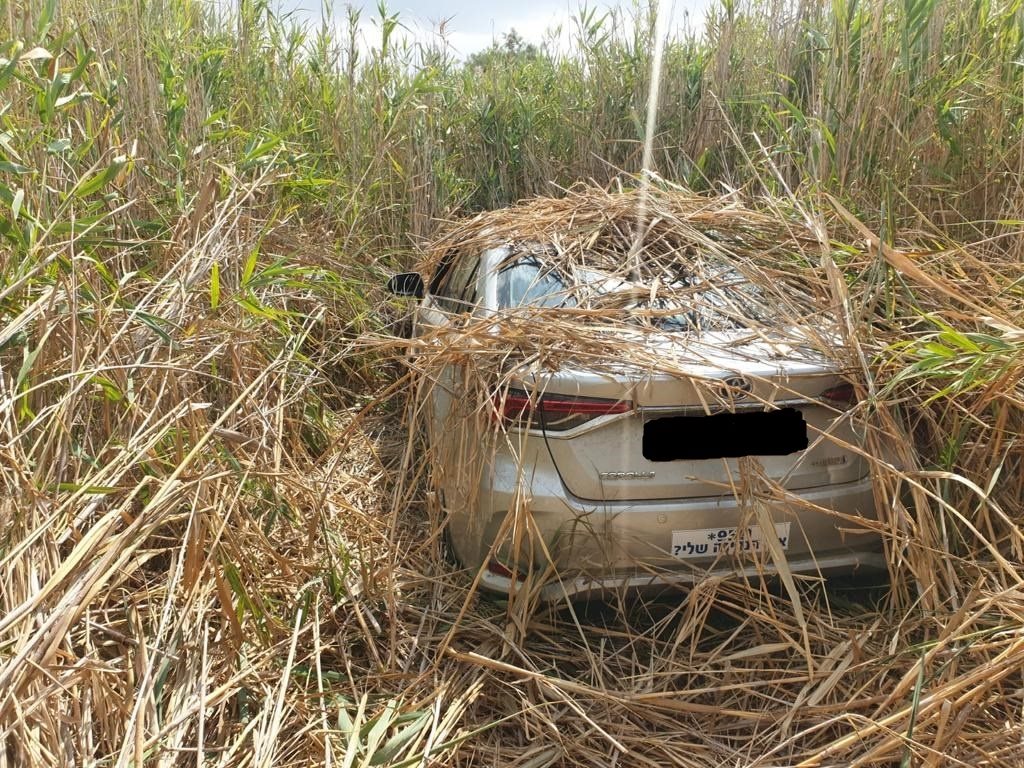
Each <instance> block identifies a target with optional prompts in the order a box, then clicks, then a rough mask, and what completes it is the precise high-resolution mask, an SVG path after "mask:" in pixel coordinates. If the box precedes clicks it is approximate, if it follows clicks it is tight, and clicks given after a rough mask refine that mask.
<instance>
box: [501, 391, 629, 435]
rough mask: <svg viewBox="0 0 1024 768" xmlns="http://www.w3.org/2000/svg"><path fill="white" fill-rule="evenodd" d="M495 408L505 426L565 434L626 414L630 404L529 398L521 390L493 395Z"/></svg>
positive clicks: (595, 399) (558, 397) (565, 397)
mask: <svg viewBox="0 0 1024 768" xmlns="http://www.w3.org/2000/svg"><path fill="white" fill-rule="evenodd" d="M494 409H495V412H496V413H497V414H498V415H499V416H500V417H501V420H502V422H503V423H504V424H505V426H507V427H513V428H519V429H523V428H531V427H532V428H534V429H547V430H552V431H554V432H564V431H565V430H568V429H574V428H575V427H578V426H580V425H581V424H586V423H587V422H588V421H592V420H593V419H596V418H598V417H599V416H610V415H612V414H616V413H629V411H631V410H633V403H631V402H630V401H629V400H612V399H609V398H602V397H575V396H569V395H554V394H548V395H538V396H537V397H535V398H533V399H532V400H531V398H530V395H529V394H528V393H526V392H524V391H522V390H520V389H508V390H502V391H500V392H497V393H495V395H494Z"/></svg>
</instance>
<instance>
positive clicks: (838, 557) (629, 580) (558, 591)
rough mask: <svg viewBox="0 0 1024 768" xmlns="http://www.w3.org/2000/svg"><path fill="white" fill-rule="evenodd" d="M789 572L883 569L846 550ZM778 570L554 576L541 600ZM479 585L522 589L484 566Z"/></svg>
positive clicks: (868, 555) (798, 562) (871, 558)
mask: <svg viewBox="0 0 1024 768" xmlns="http://www.w3.org/2000/svg"><path fill="white" fill-rule="evenodd" d="M786 565H787V566H788V568H789V570H790V572H792V573H797V574H811V575H817V576H821V577H825V576H832V575H853V574H858V573H867V572H875V573H882V572H884V571H885V570H886V561H885V556H884V555H883V554H882V552H881V551H877V552H872V551H864V552H857V551H850V552H843V553H835V554H831V555H825V556H823V557H811V556H807V557H802V558H799V559H789V558H787V559H786ZM778 573H779V571H778V568H777V566H776V565H775V564H774V563H771V562H765V563H760V564H758V565H750V566H746V567H743V568H737V567H733V566H729V567H715V568H710V569H706V570H703V569H699V568H694V569H692V570H686V571H661V572H646V573H632V574H629V573H610V574H605V575H600V576H594V575H589V574H582V575H578V576H575V577H568V578H562V579H554V580H552V581H549V582H548V583H546V584H545V585H544V586H543V587H541V589H540V595H539V596H540V599H541V601H542V602H558V601H561V600H575V599H579V598H583V597H600V596H609V595H614V594H621V593H624V592H625V593H644V594H658V593H664V592H666V591H669V590H671V589H673V588H676V587H687V586H692V585H694V584H697V583H699V582H703V581H706V580H708V579H743V578H746V579H753V578H759V577H769V578H770V577H773V576H777V575H778ZM480 586H481V587H482V588H483V589H486V590H487V591H489V592H497V593H502V594H509V593H510V592H511V591H512V589H513V586H515V587H516V588H522V584H521V583H518V582H517V583H515V584H513V580H512V579H510V578H508V577H506V576H501V575H499V574H497V573H494V572H493V571H491V570H488V569H486V568H485V569H484V571H483V573H482V574H481V577H480Z"/></svg>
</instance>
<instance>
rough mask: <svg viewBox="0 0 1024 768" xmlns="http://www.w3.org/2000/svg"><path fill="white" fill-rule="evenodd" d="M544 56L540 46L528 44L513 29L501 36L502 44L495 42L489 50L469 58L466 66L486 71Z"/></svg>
mask: <svg viewBox="0 0 1024 768" xmlns="http://www.w3.org/2000/svg"><path fill="white" fill-rule="evenodd" d="M543 55H544V54H543V52H542V51H541V49H540V48H539V47H538V46H536V45H534V44H533V43H528V42H526V40H524V39H523V36H522V35H520V34H519V33H518V32H516V30H515V28H514V27H513V28H512V29H510V30H509V31H508V32H506V33H504V34H503V35H502V36H501V41H500V42H498V41H495V42H493V43H491V45H490V47H489V48H485V49H484V50H482V51H477V52H476V53H474V54H472V55H471V56H470V57H469V58H467V59H466V66H467V67H469V68H470V69H476V68H479V69H484V70H486V69H490V68H491V67H493V66H495V65H500V66H508V65H509V64H511V63H513V62H515V63H519V64H522V63H525V62H528V61H534V60H535V59H538V58H540V57H541V56H543Z"/></svg>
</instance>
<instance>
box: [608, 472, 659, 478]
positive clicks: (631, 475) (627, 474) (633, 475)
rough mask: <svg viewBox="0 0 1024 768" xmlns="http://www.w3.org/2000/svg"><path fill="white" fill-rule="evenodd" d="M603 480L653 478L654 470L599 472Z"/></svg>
mask: <svg viewBox="0 0 1024 768" xmlns="http://www.w3.org/2000/svg"><path fill="white" fill-rule="evenodd" d="M597 476H598V477H600V478H601V479H602V480H653V479H654V473H653V472H598V474H597Z"/></svg>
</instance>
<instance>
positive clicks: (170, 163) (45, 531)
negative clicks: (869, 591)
mask: <svg viewBox="0 0 1024 768" xmlns="http://www.w3.org/2000/svg"><path fill="white" fill-rule="evenodd" d="M621 13H629V12H628V11H625V12H623V11H616V12H613V13H605V12H603V11H597V10H594V9H591V8H583V9H581V10H580V11H579V12H578V13H577V16H576V18H575V19H574V22H573V29H572V30H571V37H572V44H571V46H570V48H569V49H568V50H564V51H562V50H558V51H555V50H552V49H550V48H548V47H545V46H543V45H534V44H528V43H526V42H525V41H523V40H522V39H521V38H519V37H518V36H517V35H515V34H514V33H513V32H511V31H510V32H509V33H508V34H507V35H506V36H505V37H503V38H502V39H501V40H500V41H498V42H496V43H495V45H494V46H492V47H491V48H490V49H487V50H485V51H482V52H479V53H474V54H472V55H470V56H468V57H462V56H460V55H459V54H458V53H457V52H455V51H453V50H452V49H451V48H450V47H449V46H448V45H447V44H446V42H445V41H444V39H443V37H439V38H437V39H434V40H432V41H429V42H412V41H410V40H409V39H408V38H407V37H406V36H404V35H403V34H402V18H401V16H400V15H398V14H396V13H395V12H394V11H392V10H389V9H388V8H387V7H385V6H380V7H379V8H378V9H377V10H376V11H367V12H362V11H357V10H354V9H348V10H347V11H345V12H344V13H342V14H341V15H340V16H335V15H330V16H328V17H326V18H324V19H323V21H322V23H320V24H315V23H310V24H305V25H303V24H298V23H296V21H295V19H293V18H291V17H289V16H287V15H281V14H279V13H276V12H275V11H274V10H273V6H272V5H271V4H270V3H269V2H267V0H239V2H237V3H201V2H196V1H195V0H151V1H147V2H134V3H116V2H112V1H111V0H97V1H95V2H86V1H85V0H61V2H58V1H57V0H18V1H17V2H15V1H14V0H0V434H2V437H0V481H2V484H3V485H2V488H3V493H2V494H0V765H6V764H10V765H18V766H27V767H29V766H53V765H101V766H118V768H121V767H122V766H129V765H131V766H136V767H141V766H143V765H179V764H180V765H218V766H235V765H239V766H241V765H260V766H263V765H296V766H304V765H310V764H331V765H337V764H340V765H343V766H355V765H410V766H411V765H430V764H453V765H454V764H459V765H470V764H481V765H484V764H487V765H490V764H508V765H521V766H536V767H537V768H540V766H548V765H611V764H619V765H626V764H654V763H657V764H763V765H778V764H782V763H785V764H797V763H799V764H801V765H808V766H811V765H824V764H836V763H839V762H842V763H844V764H846V763H856V764H860V765H893V764H895V763H896V761H898V760H903V761H904V763H905V764H908V765H910V764H921V765H936V766H937V765H943V764H950V763H948V762H947V759H948V761H953V760H961V761H965V762H971V763H972V764H975V765H979V766H980V765H989V764H990V765H1010V764H1014V763H1015V762H1020V760H1021V752H1020V744H1021V743H1022V742H1021V739H1022V733H1021V725H1020V722H1019V717H1017V716H1016V715H1012V716H1011V715H1010V714H1007V713H1008V712H1010V710H1011V708H1012V707H1016V708H1017V709H1019V693H1020V689H1021V684H1020V671H1021V668H1022V667H1024V657H1022V652H1021V649H1020V648H1019V637H1020V633H1021V621H1020V615H1021V606H1024V591H1022V585H1021V582H1020V579H1019V578H1018V579H1016V580H1014V579H1012V578H1011V577H1010V576H1009V574H1012V573H1013V572H1014V568H1019V565H1020V563H1021V562H1022V560H1024V536H1022V534H1021V528H1020V524H1021V519H1022V513H1024V509H1022V501H1021V500H1022V498H1024V480H1022V477H1024V475H1022V474H1021V467H1022V463H1024V459H1022V456H1024V446H1022V444H1021V438H1020V434H1021V431H1022V429H1024V416H1022V414H1024V396H1022V371H1024V331H1022V325H1024V310H1022V307H1024V282H1022V279H1021V277H1020V275H1021V274H1022V271H1024V270H1022V269H1021V264H1022V261H1024V236H1022V234H1021V232H1022V228H1024V189H1022V178H1024V7H1022V5H1021V3H1020V2H1019V1H1018V0H1001V1H999V2H990V1H989V0H878V1H877V2H872V3H864V2H857V1H856V0H834V1H833V2H831V3H813V2H799V1H798V2H791V3H769V2H766V1H765V0H750V1H749V2H735V1H734V0H722V1H721V2H720V3H718V4H716V5H714V6H713V7H712V9H711V11H710V12H709V15H708V16H707V18H706V19H704V20H702V21H701V22H700V23H699V24H697V27H696V31H694V32H682V31H681V32H678V33H676V34H675V35H674V36H673V37H672V38H671V39H670V40H669V41H668V43H667V47H666V49H665V56H664V71H663V73H662V79H661V85H660V88H661V100H660V102H661V110H660V113H659V121H658V126H657V130H656V132H655V143H654V158H655V162H654V171H655V172H656V174H657V175H658V176H660V177H661V178H662V179H664V180H666V181H667V182H670V183H677V184H682V185H685V186H686V187H688V188H690V189H693V190H696V191H699V192H706V193H713V194H721V193H733V192H735V193H736V194H737V196H738V197H742V198H744V199H750V200H757V199H760V198H762V197H768V198H771V199H776V200H780V201H782V202H779V203H777V204H776V205H778V206H781V207H780V208H778V209H775V212H776V213H778V215H779V217H780V218H785V217H791V219H787V220H792V221H803V220H805V219H806V220H809V221H812V222H815V223H820V222H823V221H827V223H828V226H829V227H830V229H829V233H830V234H834V242H833V243H832V248H833V258H834V260H835V262H836V264H837V265H838V267H839V269H840V270H841V274H838V275H837V276H836V281H837V282H836V284H837V285H841V286H843V287H844V289H845V290H847V291H848V292H849V293H848V294H843V295H856V296H857V297H859V299H858V301H859V303H856V307H857V308H858V311H860V312H861V314H860V315H858V316H856V317H852V318H851V327H852V328H854V329H855V331H856V333H855V338H856V339H857V340H858V344H859V345H860V346H859V347H858V348H859V349H861V350H862V351H864V355H865V361H866V363H867V365H866V366H865V367H866V370H869V371H870V373H871V376H872V378H871V380H870V382H869V383H870V388H869V391H868V392H867V394H868V400H867V405H866V406H865V407H866V408H872V409H876V410H877V412H878V414H879V418H880V419H881V421H882V424H883V429H887V428H890V427H891V431H890V432H889V434H891V435H892V436H894V437H893V442H894V443H895V444H897V448H898V450H897V451H896V452H897V453H898V454H899V458H900V459H901V461H902V462H903V463H902V464H901V466H899V467H895V468H894V467H892V466H890V467H889V468H888V469H882V470H880V471H879V476H880V477H881V478H882V479H881V480H880V482H881V483H882V484H889V487H888V498H890V499H892V500H893V504H892V509H891V510H890V512H891V515H890V517H891V520H890V521H889V523H890V525H891V539H892V541H893V542H894V544H893V552H894V554H893V562H894V563H897V562H898V563H901V564H903V563H911V564H912V566H913V567H908V568H906V569H905V572H902V573H898V574H895V575H896V576H897V578H896V579H894V584H893V586H894V587H895V589H894V590H893V592H892V595H891V596H890V597H889V598H888V599H887V600H886V601H880V605H879V606H874V605H873V606H871V607H870V608H868V607H865V608H864V610H858V609H857V607H856V606H854V607H849V606H850V605H852V604H851V603H850V601H839V600H837V601H835V602H834V603H833V602H830V597H829V595H828V593H827V592H826V591H824V590H821V589H819V588H818V587H816V586H814V585H800V589H801V590H802V591H801V594H802V595H803V599H804V600H805V601H806V606H805V610H804V615H807V616H809V617H810V618H808V620H807V623H806V625H805V626H803V627H802V629H801V628H798V627H797V624H796V623H795V621H794V618H793V611H792V606H789V605H787V600H788V598H787V600H780V599H779V598H778V596H776V595H774V594H772V593H771V592H770V590H765V589H763V588H762V587H763V585H758V584H753V585H751V584H745V583H744V584H725V585H714V587H713V588H711V587H709V588H707V589H704V588H701V589H695V590H694V591H693V592H692V593H690V594H688V595H686V596H684V597H682V598H680V602H679V603H678V604H677V605H674V606H673V607H672V608H671V610H670V611H669V612H668V614H667V615H665V616H661V615H658V613H657V608H652V609H649V608H647V607H644V606H641V607H631V606H625V605H624V606H619V608H620V609H621V610H619V611H618V612H617V619H616V620H617V621H619V622H620V624H618V625H614V626H610V625H609V624H608V623H607V622H606V621H605V620H604V619H598V620H592V619H590V618H588V617H587V616H585V615H583V613H582V612H580V613H579V614H577V612H576V610H575V609H566V610H563V611H562V612H561V613H558V612H555V611H547V613H545V611H544V610H542V609H536V610H534V609H535V608H536V607H535V606H534V607H529V606H525V605H518V606H517V605H515V604H514V602H513V603H510V604H509V605H507V606H504V605H496V604H494V603H487V602H482V603H478V602H477V601H476V598H475V597H474V596H473V595H472V594H471V593H470V592H469V591H467V589H466V587H467V585H468V583H469V581H471V579H467V578H462V577H463V576H465V574H456V575H453V574H452V569H451V567H450V565H446V564H445V563H444V561H443V557H442V553H443V542H442V535H441V533H440V530H441V528H440V525H439V520H438V501H437V499H436V498H435V497H434V496H433V495H432V494H430V493H429V492H427V491H425V490H424V489H425V484H424V482H423V480H424V472H425V469H424V466H423V462H422V461H419V460H418V458H417V450H418V448H419V444H418V443H417V442H416V438H415V436H409V435H408V434H407V433H406V431H405V429H404V428H403V425H401V424H399V423H398V422H399V414H400V413H402V411H403V408H402V406H403V401H402V399H401V395H402V393H403V391H404V388H405V387H406V385H407V384H408V382H409V380H410V375H408V371H407V369H406V368H405V367H403V365H401V364H400V363H399V362H397V361H396V358H397V357H398V356H399V354H400V351H401V349H402V347H403V344H404V342H397V341H395V340H393V339H391V340H385V341H381V336H380V335H379V334H380V332H382V331H383V330H385V329H386V327H387V324H388V323H389V321H390V320H392V319H393V316H394V314H395V313H396V312H398V311H399V310H398V309H396V308H394V307H391V306H389V305H387V304H386V300H385V299H384V298H383V292H382V290H381V285H382V284H383V282H384V279H385V277H386V275H388V274H389V273H390V272H391V271H392V270H393V269H395V268H397V267H399V266H405V265H408V264H411V263H412V262H413V261H415V260H416V259H417V257H418V254H419V252H420V248H421V247H422V245H423V244H424V243H425V242H426V241H428V240H429V239H430V238H431V237H433V236H434V235H435V234H436V233H437V232H438V230H439V229H440V228H441V227H442V226H443V223H444V222H445V221H446V220H449V219H451V218H453V217H456V216H459V215H463V214H470V213H475V212H477V211H480V210H485V209H490V208H494V207H497V206H503V205H507V204H510V203H513V202H515V201H517V200H519V199H522V198H524V197H530V196H533V195H537V194H545V195H555V196H558V195H560V194H562V192H563V191H564V190H565V189H566V188H569V187H571V186H572V185H574V184H577V183H578V182H580V181H592V182H595V183H596V184H598V185H601V186H604V185H615V184H622V183H625V184H630V183H631V180H633V179H635V178H636V176H637V174H639V173H640V171H641V168H640V162H641V157H642V146H641V145H642V140H643V136H644V129H645V126H644V124H643V120H644V117H643V116H644V113H645V109H646V97H647V93H648V89H649V84H650V83H649V81H650V67H651V58H652V52H653V49H654V44H653V42H654V41H653V39H652V36H653V29H654V20H653V18H651V14H650V13H649V12H648V11H647V10H645V9H643V8H637V9H634V11H633V13H634V14H635V19H634V21H635V23H633V24H625V23H623V17H622V16H621V15H619V14H621ZM365 21H372V23H373V29H374V30H375V33H374V35H375V36H373V37H372V38H371V39H368V40H367V39H363V37H362V33H361V31H360V30H361V28H362V26H361V24H362V22H365ZM782 208H784V210H783V209H782ZM824 211H828V212H829V213H828V214H827V215H826V214H825V213H823V212H824ZM848 211H849V212H852V213H848ZM841 241H842V242H841ZM826 242H827V240H826ZM815 256H816V254H815ZM808 264H809V265H811V266H813V265H814V264H813V262H810V261H809V262H808ZM840 293H841V292H840ZM851 306H853V305H852V304H851ZM374 334H378V335H374ZM906 429H909V431H910V432H911V433H912V434H913V437H914V441H915V442H914V445H911V444H910V443H909V442H899V441H898V439H897V438H896V437H895V436H898V435H903V434H906V432H905V431H903V430H906ZM901 472H902V474H901ZM911 497H912V499H911ZM908 499H910V500H912V502H913V503H911V501H908ZM904 502H906V505H904ZM907 509H911V510H917V513H916V514H910V513H906V514H904V513H905V512H906V510H907ZM904 545H905V546H906V547H907V548H908V549H909V550H914V554H913V556H907V557H906V558H905V559H900V558H902V557H903V554H901V552H902V550H901V549H900V547H903V546H904ZM915 547H916V549H915ZM882 602H884V603H885V604H884V605H881V603H882ZM808 607H813V609H814V610H808ZM709 616H710V617H711V618H710V619H709V618H708V617H709ZM801 632H802V633H803V634H801ZM907 649H911V650H910V651H908V650H907ZM790 657H792V658H790ZM979 670H981V671H979ZM846 680H848V681H849V682H848V684H846V683H844V681H846ZM1004 704H1005V708H1000V707H1002V706H1003V705H1004ZM854 710H855V712H854V714H851V715H847V714H846V713H847V712H850V711H854ZM768 723H773V725H772V726H771V727H768V725H767V724H768ZM776 726H777V727H776ZM661 736H664V738H660V737H661ZM762 756H763V757H762ZM759 761H760V762H759ZM800 761H803V762H800ZM857 761H859V762H857Z"/></svg>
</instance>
